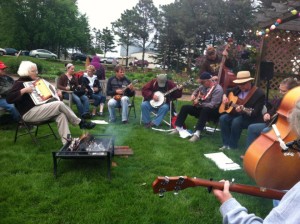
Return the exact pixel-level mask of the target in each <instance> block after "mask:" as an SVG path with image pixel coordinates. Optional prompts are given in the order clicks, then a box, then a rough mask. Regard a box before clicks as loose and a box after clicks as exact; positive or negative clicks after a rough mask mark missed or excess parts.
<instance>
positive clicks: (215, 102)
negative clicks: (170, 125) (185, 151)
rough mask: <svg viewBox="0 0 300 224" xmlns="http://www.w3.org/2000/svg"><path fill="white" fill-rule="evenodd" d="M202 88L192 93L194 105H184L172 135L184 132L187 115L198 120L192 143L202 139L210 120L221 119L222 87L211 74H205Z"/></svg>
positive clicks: (201, 76) (200, 78) (201, 79)
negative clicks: (201, 134) (213, 79)
mask: <svg viewBox="0 0 300 224" xmlns="http://www.w3.org/2000/svg"><path fill="white" fill-rule="evenodd" d="M198 80H199V83H200V86H199V87H198V88H197V89H196V90H195V91H194V92H193V93H192V95H191V100H192V101H193V102H194V105H184V106H182V107H181V109H180V112H179V114H178V116H177V120H176V122H175V125H176V128H175V129H174V130H173V131H172V132H171V133H170V134H177V133H179V132H180V131H181V130H183V124H184V121H185V119H186V118H187V115H192V116H195V117H196V118H198V121H197V124H196V130H195V133H194V134H193V136H192V138H191V139H190V140H189V141H190V142H196V141H198V140H199V139H200V133H201V131H203V129H204V127H205V124H206V122H207V121H209V120H216V119H218V117H219V112H218V109H219V106H220V104H221V101H222V96H223V89H222V87H221V86H220V85H219V84H217V83H215V82H214V81H212V75H211V74H210V73H209V72H203V73H202V74H201V75H200V76H199V79H198Z"/></svg>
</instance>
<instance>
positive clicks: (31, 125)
mask: <svg viewBox="0 0 300 224" xmlns="http://www.w3.org/2000/svg"><path fill="white" fill-rule="evenodd" d="M53 122H55V120H54V119H50V120H47V121H41V122H25V121H24V120H23V119H22V118H21V119H20V121H19V122H18V123H17V128H16V132H15V139H14V143H16V141H17V138H18V137H20V136H23V135H30V137H31V139H32V141H33V142H34V143H35V144H38V139H40V138H45V137H48V136H50V135H53V136H54V138H55V139H58V138H57V136H56V135H55V133H54V131H53V129H52V127H51V125H50V124H51V123H53ZM42 125H47V126H48V127H49V128H50V130H51V133H48V134H46V135H42V136H37V135H38V131H39V127H40V126H42ZM20 129H24V132H23V133H19V131H20Z"/></svg>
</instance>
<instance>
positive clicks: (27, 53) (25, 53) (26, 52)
mask: <svg viewBox="0 0 300 224" xmlns="http://www.w3.org/2000/svg"><path fill="white" fill-rule="evenodd" d="M29 52H30V51H27V50H21V53H20V55H23V56H29Z"/></svg>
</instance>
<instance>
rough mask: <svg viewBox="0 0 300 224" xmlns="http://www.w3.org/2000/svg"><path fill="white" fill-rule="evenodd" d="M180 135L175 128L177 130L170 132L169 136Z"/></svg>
mask: <svg viewBox="0 0 300 224" xmlns="http://www.w3.org/2000/svg"><path fill="white" fill-rule="evenodd" d="M178 133H179V131H178V130H177V129H176V128H175V129H173V130H172V131H170V132H169V135H176V134H178Z"/></svg>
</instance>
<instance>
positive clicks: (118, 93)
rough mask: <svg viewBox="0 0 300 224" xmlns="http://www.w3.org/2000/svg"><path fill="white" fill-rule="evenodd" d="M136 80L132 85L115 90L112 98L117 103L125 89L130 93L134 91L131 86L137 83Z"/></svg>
mask: <svg viewBox="0 0 300 224" xmlns="http://www.w3.org/2000/svg"><path fill="white" fill-rule="evenodd" d="M137 82H138V80H133V81H132V83H130V84H129V85H127V86H125V87H123V88H120V89H117V90H116V95H115V96H114V99H115V100H117V101H119V100H121V98H122V96H123V95H124V92H125V91H126V90H127V89H130V90H131V91H133V90H134V86H133V84H135V83H137Z"/></svg>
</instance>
